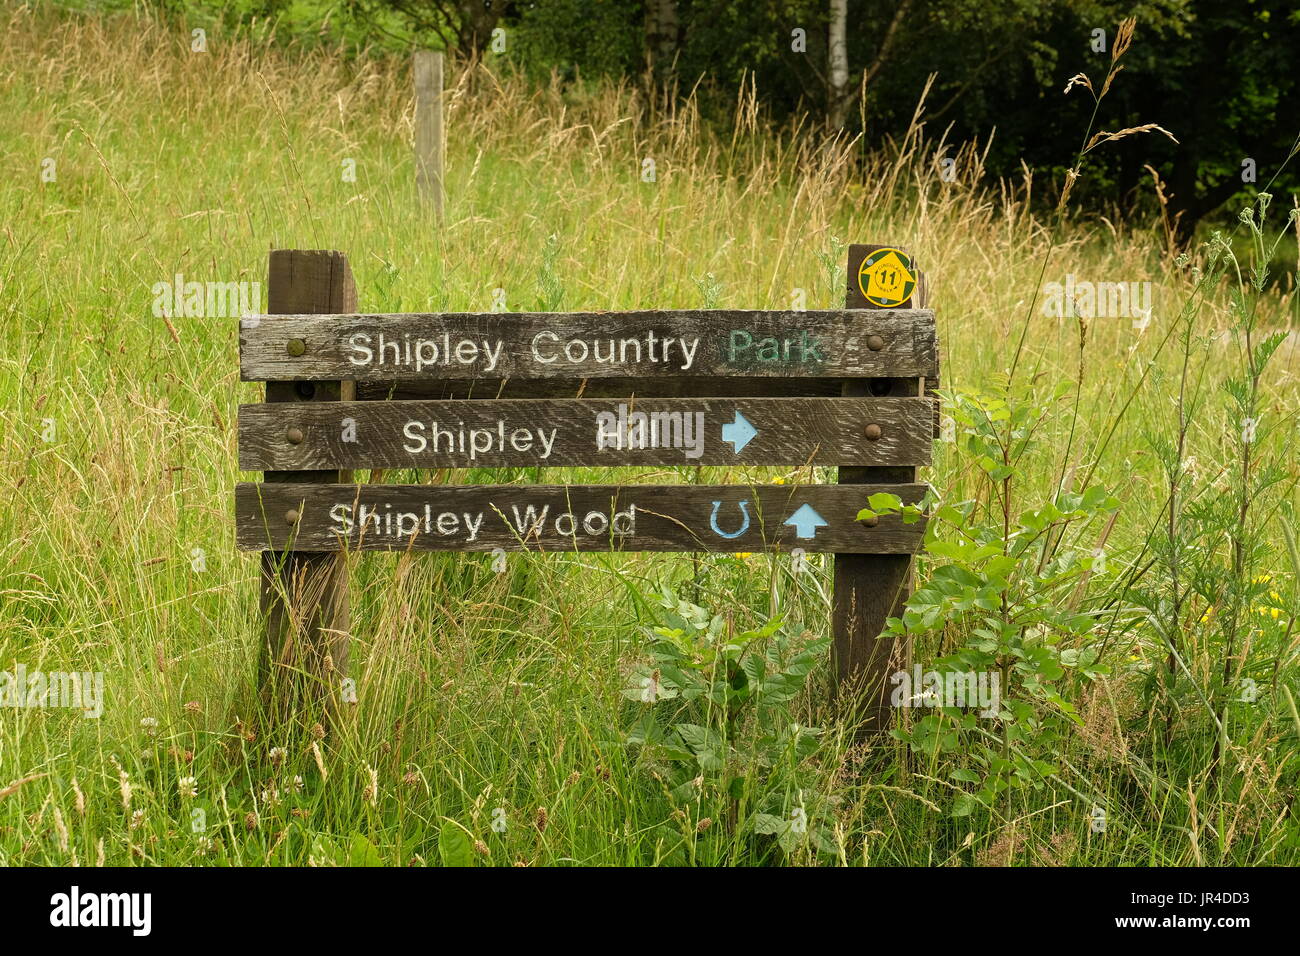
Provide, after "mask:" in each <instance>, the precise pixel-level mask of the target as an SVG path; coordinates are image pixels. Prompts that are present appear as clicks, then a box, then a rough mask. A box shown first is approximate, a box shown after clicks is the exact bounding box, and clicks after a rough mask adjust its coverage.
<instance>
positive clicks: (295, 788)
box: [289, 773, 302, 793]
mask: <svg viewBox="0 0 1300 956" xmlns="http://www.w3.org/2000/svg"><path fill="white" fill-rule="evenodd" d="M289 791H290V792H291V793H302V774H300V773H296V774H294V775H293V779H292V780H290V781H289Z"/></svg>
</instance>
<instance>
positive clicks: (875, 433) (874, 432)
mask: <svg viewBox="0 0 1300 956" xmlns="http://www.w3.org/2000/svg"><path fill="white" fill-rule="evenodd" d="M863 432H864V434H865V435H866V436H867V441H876V440H877V439H879V438H880V436H881V435H882V434H883V432H882V431H881V429H880V426H879V425H877V424H876V423H875V422H872V423H871V424H870V425H868V426H867V427H866V428H865V429H864V430H863ZM290 440H292V439H290Z"/></svg>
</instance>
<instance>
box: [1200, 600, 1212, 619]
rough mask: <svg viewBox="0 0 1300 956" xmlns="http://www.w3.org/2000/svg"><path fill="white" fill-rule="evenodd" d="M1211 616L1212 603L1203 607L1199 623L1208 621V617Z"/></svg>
mask: <svg viewBox="0 0 1300 956" xmlns="http://www.w3.org/2000/svg"><path fill="white" fill-rule="evenodd" d="M1213 616H1214V605H1213V604H1211V605H1210V606H1209V607H1207V608H1206V609H1205V613H1204V614H1202V615H1201V623H1202V624H1206V623H1208V622H1209V620H1210V618H1211V617H1213Z"/></svg>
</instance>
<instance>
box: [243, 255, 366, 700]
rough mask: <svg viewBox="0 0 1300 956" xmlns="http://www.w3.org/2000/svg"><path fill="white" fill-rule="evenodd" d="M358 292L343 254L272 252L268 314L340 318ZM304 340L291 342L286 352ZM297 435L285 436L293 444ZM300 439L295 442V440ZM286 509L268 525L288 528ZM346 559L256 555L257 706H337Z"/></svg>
mask: <svg viewBox="0 0 1300 956" xmlns="http://www.w3.org/2000/svg"><path fill="white" fill-rule="evenodd" d="M356 308H357V288H356V283H355V282H354V281H353V278H352V269H351V268H350V267H349V265H348V260H347V256H345V255H343V254H342V253H340V252H329V251H308V250H301V249H276V250H273V251H272V252H271V260H270V270H269V277H268V282H267V312H268V313H271V314H325V315H328V314H338V313H344V312H355V311H356ZM299 346H305V343H301V342H298V340H291V341H290V342H289V343H288V345H287V346H286V349H287V350H288V351H289V352H290V353H292V352H293V351H296V350H297V348H298V347H299ZM355 390H356V385H355V383H353V382H312V381H305V382H267V383H266V401H267V402H268V403H277V402H331V401H333V402H337V401H349V400H351V399H352V398H353V397H354V395H355ZM294 437H295V436H292V435H290V436H289V440H290V441H292V440H293V438H294ZM300 440H301V439H300ZM264 475H265V478H264V480H265V481H266V482H267V483H282V482H294V483H300V484H301V483H307V484H326V483H332V482H340V481H348V480H350V479H351V473H350V472H346V471H340V470H328V471H268V472H265V473H264ZM292 510H293V509H291V508H290V509H285V510H284V511H283V512H281V513H271V514H268V515H267V516H266V520H267V521H268V522H271V521H281V522H285V523H286V524H290V525H292V524H294V523H296V521H297V516H296V513H293V514H291V513H289V512H291V511H292ZM346 560H347V559H346V556H345V555H344V554H343V553H341V552H311V551H293V550H288V551H265V552H263V554H262V577H261V601H260V605H261V611H262V615H263V618H264V619H265V621H266V631H265V636H264V639H263V643H262V648H261V656H260V660H259V664H258V686H259V688H260V689H261V694H262V703H263V705H264V706H265V707H266V708H268V709H270V710H272V711H274V712H276V713H277V716H278V717H279V718H284V717H287V716H289V715H291V714H293V713H295V712H296V711H298V710H299V708H301V707H303V706H304V705H306V706H308V707H312V706H313V705H314V707H315V708H319V705H321V704H328V703H332V702H337V699H338V692H339V690H340V686H341V681H342V679H343V677H344V675H345V674H346V673H347V666H348V640H349V634H348V627H349V623H350V621H349V603H348V582H347V564H346Z"/></svg>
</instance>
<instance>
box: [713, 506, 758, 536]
mask: <svg viewBox="0 0 1300 956" xmlns="http://www.w3.org/2000/svg"><path fill="white" fill-rule="evenodd" d="M721 507H722V502H721V501H715V502H713V513H712V514H710V515H709V527H710V528H712V529H713V533H714V534H716V535H718V536H719V537H722V538H739V537H740V536H741V535H742V534H744V533H745V532H746V531H748V530H749V499H748V498H745V499H742V500H741V502H740V513H741V514H742V515H744V516H745V520H744V522H743V523H742V524H741V526H740V530H739V531H733V532H731V534H727V532H725V531H723V530H722V529H721V528H719V527H718V509H719V508H721Z"/></svg>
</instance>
